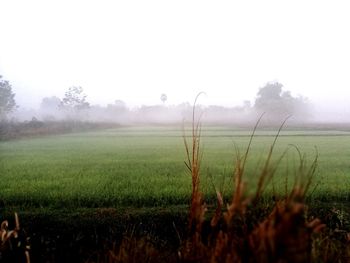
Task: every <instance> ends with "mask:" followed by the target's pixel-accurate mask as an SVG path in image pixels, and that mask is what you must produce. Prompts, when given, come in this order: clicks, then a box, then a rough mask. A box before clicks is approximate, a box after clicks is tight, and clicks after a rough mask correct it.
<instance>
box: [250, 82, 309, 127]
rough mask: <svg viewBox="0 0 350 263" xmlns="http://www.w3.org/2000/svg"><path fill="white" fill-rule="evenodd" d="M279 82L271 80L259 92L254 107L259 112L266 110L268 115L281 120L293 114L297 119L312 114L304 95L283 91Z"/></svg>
mask: <svg viewBox="0 0 350 263" xmlns="http://www.w3.org/2000/svg"><path fill="white" fill-rule="evenodd" d="M282 88H283V85H282V84H281V83H279V82H269V83H267V84H266V85H265V86H264V87H262V88H260V89H259V91H258V93H257V98H256V100H255V104H254V108H255V110H256V111H257V112H260V113H262V112H265V113H267V115H268V116H270V117H272V118H275V119H276V120H277V121H280V119H281V118H285V117H287V116H289V115H291V116H292V117H293V118H294V119H296V120H303V119H305V118H307V117H308V116H310V107H309V104H308V102H307V100H306V99H305V98H303V97H293V96H292V95H291V93H290V91H283V90H282Z"/></svg>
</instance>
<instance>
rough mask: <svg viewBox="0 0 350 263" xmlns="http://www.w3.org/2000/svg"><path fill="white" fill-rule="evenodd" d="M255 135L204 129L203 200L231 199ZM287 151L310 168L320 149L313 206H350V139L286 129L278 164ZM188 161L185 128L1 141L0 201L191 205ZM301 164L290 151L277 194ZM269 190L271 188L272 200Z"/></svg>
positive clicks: (257, 141)
mask: <svg viewBox="0 0 350 263" xmlns="http://www.w3.org/2000/svg"><path fill="white" fill-rule="evenodd" d="M250 133H251V131H245V130H239V129H236V130H235V129H231V128H230V127H204V128H203V132H202V135H203V136H202V146H203V147H202V149H203V152H204V155H203V160H202V170H203V171H202V189H203V191H204V193H205V196H206V198H208V199H211V198H212V199H213V200H214V199H215V195H214V191H213V187H212V183H214V185H216V187H218V188H220V189H222V190H223V191H224V193H225V195H226V196H227V197H228V196H229V193H230V191H231V189H232V188H231V185H232V180H231V177H232V171H233V164H234V158H235V148H234V145H237V147H238V148H239V149H240V151H241V152H242V153H243V151H244V149H245V147H246V145H247V143H248V140H249V135H250ZM187 134H188V135H190V131H187ZM274 134H275V131H272V130H264V131H260V132H257V136H256V137H255V138H254V140H253V146H252V151H251V154H250V156H249V159H248V165H247V167H248V170H247V174H246V177H245V181H247V184H248V188H249V189H251V190H253V189H254V185H255V182H256V179H257V175H258V173H256V171H258V167H259V165H260V166H261V165H262V164H263V161H264V158H266V155H267V153H268V150H269V146H270V145H271V143H272V141H273V139H274V138H273V135H274ZM290 144H294V145H296V146H298V147H299V148H300V150H301V151H302V152H305V153H306V154H307V156H308V158H307V159H308V160H309V163H310V164H311V162H312V160H313V158H314V157H315V146H316V147H317V149H318V153H319V160H318V170H317V173H316V177H315V183H317V184H318V185H317V187H316V189H315V190H314V191H313V194H312V196H311V198H312V200H321V201H329V202H345V201H349V200H350V192H349V189H350V132H346V131H332V130H324V131H322V130H307V131H303V130H285V131H283V132H282V134H281V136H280V137H279V138H278V142H277V146H276V150H275V153H274V155H273V156H274V159H275V160H277V159H278V157H279V156H280V155H281V154H282V152H283V151H284V150H285V149H286V148H287V147H288V145H290ZM185 159H186V156H185V149H184V145H183V139H182V131H181V128H180V127H130V128H119V129H114V130H106V131H98V132H90V133H79V134H68V135H60V136H49V137H45V138H36V139H22V140H18V141H8V142H0V189H1V190H0V200H2V201H3V202H4V204H5V206H6V207H21V208H34V207H35V208H38V207H39V208H40V207H44V208H45V207H50V208H76V207H88V208H90V207H127V206H134V207H143V206H144V207H155V206H170V205H183V204H189V199H190V193H191V185H190V184H191V177H190V175H189V174H188V171H187V170H186V167H185V165H184V160H185ZM297 164H298V156H297V154H296V151H295V150H293V149H292V148H291V149H290V151H288V154H287V155H286V158H285V159H284V160H283V161H282V162H281V163H280V165H279V169H278V172H277V174H276V176H275V178H274V180H273V183H274V188H275V190H276V191H277V192H279V193H283V192H284V189H285V181H286V171H287V170H288V182H289V185H291V183H292V181H293V171H294V170H295V169H296V167H297ZM271 188H272V184H271V185H270V189H268V193H271V191H272V190H271ZM267 196H268V195H267ZM209 201H210V200H209Z"/></svg>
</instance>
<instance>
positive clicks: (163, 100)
mask: <svg viewBox="0 0 350 263" xmlns="http://www.w3.org/2000/svg"><path fill="white" fill-rule="evenodd" d="M160 100H161V101H162V102H163V104H164V103H165V102H166V101H167V100H168V96H167V95H166V94H165V93H163V94H162V95H160Z"/></svg>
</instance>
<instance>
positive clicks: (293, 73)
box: [0, 0, 350, 112]
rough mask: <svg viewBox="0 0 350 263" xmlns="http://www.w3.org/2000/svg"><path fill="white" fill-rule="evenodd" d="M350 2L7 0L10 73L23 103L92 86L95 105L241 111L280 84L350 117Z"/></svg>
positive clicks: (0, 9)
mask: <svg viewBox="0 0 350 263" xmlns="http://www.w3.org/2000/svg"><path fill="white" fill-rule="evenodd" d="M349 14H350V2H349V1H345V0H344V1H337V0H333V1H320V0H300V1H299V0H293V1H292V0H291V1H283V0H276V1H262V0H257V1H249V0H244V1H243V0H242V1H204V0H200V1H191V0H185V1H181V0H176V1H165V0H160V1H103V0H99V1H97V0H96V1H86V0H83V1H74V0H69V1H68V0H64V1H62V0H60V1H49V0H43V1H38V0H32V1H16V0H1V1H0V74H1V75H3V76H4V78H5V79H8V80H10V82H11V83H12V86H13V89H14V91H15V92H16V94H17V95H16V98H17V101H18V103H19V104H21V105H23V106H25V107H34V106H36V105H38V104H39V103H40V101H41V99H42V97H45V96H52V95H56V96H58V97H62V96H63V94H64V91H65V90H66V89H67V88H68V87H69V86H72V85H79V86H82V87H83V88H84V90H85V93H86V94H87V95H88V100H89V101H90V102H92V103H100V104H107V103H112V102H113V101H114V100H116V99H121V100H124V101H125V102H126V103H127V104H128V105H131V106H135V105H141V104H154V103H160V94H161V93H166V94H167V95H168V103H169V104H174V103H179V102H182V101H191V102H192V101H193V98H194V97H195V95H196V94H197V93H198V92H199V91H204V92H206V93H207V96H206V97H204V98H202V101H203V103H213V104H223V105H237V104H241V103H242V101H243V100H251V101H254V98H255V94H256V93H257V91H258V88H259V87H261V86H263V85H264V84H265V83H266V82H268V81H274V80H277V81H280V82H281V83H282V84H284V86H285V89H286V90H290V91H291V92H292V94H293V95H299V94H301V95H303V96H305V97H308V98H309V99H310V100H311V101H312V102H316V103H318V104H319V105H321V104H323V105H328V106H329V105H331V106H332V107H334V108H335V109H338V110H341V111H347V112H348V111H349V108H350V104H349V103H348V102H349V101H350V71H349V70H350V15H349Z"/></svg>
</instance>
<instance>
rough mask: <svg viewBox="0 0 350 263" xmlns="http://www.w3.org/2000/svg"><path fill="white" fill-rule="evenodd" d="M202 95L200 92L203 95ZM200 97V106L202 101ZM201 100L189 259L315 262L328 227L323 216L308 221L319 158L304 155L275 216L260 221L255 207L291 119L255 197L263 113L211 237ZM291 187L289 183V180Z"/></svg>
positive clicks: (190, 150) (191, 158)
mask: <svg viewBox="0 0 350 263" xmlns="http://www.w3.org/2000/svg"><path fill="white" fill-rule="evenodd" d="M197 98H198V96H197ZM197 98H196V100H195V104H196V101H197ZM195 104H194V107H193V119H192V138H191V139H192V140H191V141H192V144H190V143H188V142H187V139H186V137H185V136H184V141H185V149H186V154H187V159H188V160H187V162H186V166H187V168H188V169H189V171H190V175H191V178H192V195H191V205H190V211H189V237H188V239H187V240H186V241H185V242H184V244H183V246H182V247H181V248H180V250H179V257H180V261H183V262H266V263H267V262H310V261H311V260H312V255H313V253H312V252H313V241H312V236H313V234H315V233H318V232H320V230H321V229H322V228H324V226H325V225H324V224H322V223H321V222H320V220H319V219H312V220H309V219H307V206H306V205H305V196H306V193H307V191H308V189H309V188H310V185H311V183H312V179H313V176H314V174H315V170H316V166H317V156H316V158H315V159H314V161H313V162H312V164H311V165H310V166H307V164H306V159H305V156H302V154H301V153H300V151H299V150H298V149H297V148H296V149H297V152H298V154H299V157H300V158H299V167H298V169H297V174H296V176H295V182H294V186H293V188H292V189H291V190H290V192H289V193H288V192H287V190H286V194H285V196H284V197H283V198H281V199H279V200H276V201H275V205H274V207H273V209H272V211H271V212H270V214H269V215H268V216H267V217H266V218H265V219H264V220H262V221H260V222H258V223H257V224H254V221H255V219H254V218H252V215H253V214H254V213H252V212H251V211H254V210H255V209H257V210H258V205H259V200H260V198H261V196H262V194H263V192H264V190H265V189H266V186H267V185H268V184H269V183H270V181H271V179H272V178H273V176H274V174H275V172H276V169H277V166H278V164H279V162H280V161H281V160H282V158H283V157H284V154H285V153H283V154H282V156H280V157H279V159H278V160H277V161H276V162H272V156H273V152H274V148H275V145H276V142H277V139H278V137H279V134H280V131H281V129H282V128H283V126H284V124H285V122H286V120H287V119H286V120H285V121H284V122H283V123H282V125H281V126H280V129H279V130H278V132H277V134H276V136H275V138H274V141H273V142H272V144H271V147H270V149H269V152H268V154H267V157H266V160H265V162H264V165H263V167H262V169H261V170H260V171H259V173H260V174H259V180H258V184H257V189H256V192H255V194H254V195H253V196H247V195H246V183H245V181H244V176H245V168H246V164H247V159H248V157H249V154H250V148H251V144H252V141H253V138H254V134H255V132H256V129H257V127H258V125H259V122H260V120H261V118H262V117H263V116H261V117H260V119H259V120H258V122H257V123H256V126H255V127H254V129H253V133H252V135H251V137H250V140H249V143H248V146H247V148H246V151H245V153H244V155H243V156H240V155H239V152H238V150H237V158H236V162H235V169H234V174H233V192H232V198H231V201H230V202H229V203H228V204H227V205H226V208H225V209H224V201H223V197H222V194H221V193H220V192H219V191H217V208H216V211H215V213H214V216H213V217H212V219H211V221H210V230H209V238H205V236H204V235H203V224H204V222H205V215H206V212H207V206H206V204H205V202H204V199H203V194H202V192H201V191H200V161H201V157H202V153H201V148H200V131H201V130H200V121H199V120H198V121H195ZM286 189H287V182H286Z"/></svg>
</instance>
